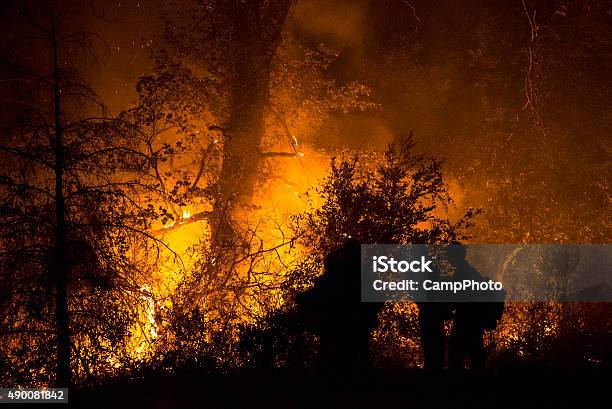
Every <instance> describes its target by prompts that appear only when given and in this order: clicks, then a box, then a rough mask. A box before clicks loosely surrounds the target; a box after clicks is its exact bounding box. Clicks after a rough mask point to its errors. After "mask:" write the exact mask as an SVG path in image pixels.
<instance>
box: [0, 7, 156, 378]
mask: <svg viewBox="0 0 612 409" xmlns="http://www.w3.org/2000/svg"><path fill="white" fill-rule="evenodd" d="M10 10H11V11H12V12H13V13H14V14H13V15H14V17H15V24H19V25H20V27H19V28H20V30H19V31H17V30H15V31H14V33H17V32H21V33H22V35H20V36H14V37H13V38H12V42H13V43H12V44H8V45H7V47H6V48H5V50H4V51H3V54H2V59H1V61H0V64H1V67H2V74H3V75H2V77H3V81H2V84H3V89H2V99H3V101H2V103H3V105H4V106H5V107H7V108H8V110H7V111H6V113H5V114H4V115H3V123H2V128H1V132H2V133H1V141H0V161H1V162H2V167H1V169H2V170H1V173H0V195H1V197H2V207H1V212H0V221H1V222H0V246H1V249H2V251H1V252H0V266H1V269H0V277H1V278H0V282H1V283H2V284H3V292H6V294H5V295H6V296H5V297H4V296H3V297H2V304H1V305H0V306H1V308H2V324H3V325H2V329H0V340H1V344H2V345H3V348H2V349H3V355H4V356H3V359H4V360H7V361H8V362H9V366H8V367H9V368H15V370H14V371H13V370H12V371H7V372H6V374H5V375H6V376H7V377H8V380H7V382H8V381H9V380H12V382H10V383H11V384H20V383H21V384H23V383H32V382H34V383H36V382H39V383H43V384H48V383H51V382H54V383H55V384H56V385H58V386H66V385H70V384H71V383H73V382H74V381H75V375H78V376H77V377H78V378H79V379H83V378H84V377H88V376H94V375H96V376H97V375H101V374H103V373H104V371H105V370H109V369H108V368H112V365H111V363H112V362H113V360H114V362H115V363H116V364H118V365H119V366H120V365H121V364H122V358H121V353H122V351H123V352H124V351H125V346H126V342H127V338H128V336H129V332H130V329H131V326H132V325H136V322H137V320H138V316H139V311H140V310H141V308H142V307H141V305H142V297H143V295H147V294H146V291H145V290H143V288H146V287H144V284H145V283H146V278H145V274H144V273H145V271H146V268H149V267H150V266H152V265H153V264H154V263H155V258H154V256H155V248H156V246H158V245H160V243H161V242H159V241H158V240H157V239H155V238H154V237H153V236H151V235H150V234H149V233H148V232H147V230H148V229H149V228H150V225H151V222H152V221H154V220H156V219H158V218H160V217H163V216H164V214H165V213H164V212H163V211H162V212H156V211H155V210H154V209H153V208H152V206H148V205H147V202H146V201H145V200H141V198H140V197H139V196H138V194H137V191H135V187H136V186H139V183H138V181H137V179H135V178H134V177H133V175H134V174H135V173H134V172H135V171H136V170H139V169H140V168H142V161H141V158H140V157H139V156H138V155H136V154H135V152H137V151H136V150H135V147H134V146H133V145H134V144H135V143H137V142H134V140H133V139H132V138H131V136H132V134H133V132H135V131H133V127H130V126H127V125H126V124H125V122H124V121H121V120H118V119H115V118H112V117H111V116H109V115H108V113H107V111H106V109H105V107H104V104H103V102H102V101H101V100H100V98H99V97H98V95H97V94H96V93H95V92H94V91H93V90H92V88H91V87H90V86H89V85H88V84H87V82H86V81H85V80H84V79H83V77H82V76H81V75H80V72H79V69H78V67H79V63H80V62H82V59H83V58H89V59H91V58H94V59H95V58H96V56H95V53H94V49H96V47H98V48H99V44H94V42H95V41H98V39H99V37H98V36H97V35H96V34H94V33H89V32H87V31H85V30H83V29H79V28H78V27H76V26H75V21H78V19H75V18H74V16H75V14H77V13H83V12H86V11H87V10H84V9H82V8H79V7H78V6H77V5H76V4H73V3H71V2H66V3H61V2H58V3H55V2H53V3H34V4H28V3H24V4H19V5H18V6H16V7H15V8H13V9H10ZM86 55H88V57H86ZM166 213H167V212H166ZM150 251H153V254H152V257H151V258H150V259H149V261H148V262H147V265H145V264H144V263H143V260H144V259H145V258H146V256H147V254H148V253H149V252H150ZM3 295H4V294H3ZM53 355H55V363H52V362H49V358H50V357H52V356H53ZM11 362H12V363H11ZM24 367H26V368H28V369H29V371H30V372H28V371H25V373H24V371H22V370H21V369H23V368H24ZM54 372H55V376H53V375H52V374H53V373H54ZM21 377H23V378H21ZM7 384H8V383H7Z"/></svg>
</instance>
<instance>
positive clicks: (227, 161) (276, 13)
mask: <svg viewBox="0 0 612 409" xmlns="http://www.w3.org/2000/svg"><path fill="white" fill-rule="evenodd" d="M262 4H267V7H265V8H264V7H263V6H262ZM291 4H292V1H291V0H274V1H270V2H260V1H250V2H244V3H242V4H239V5H238V6H237V7H236V17H235V21H234V27H236V32H235V34H236V35H235V40H234V42H233V44H232V46H231V49H232V52H234V53H235V55H234V57H233V58H232V61H234V62H235V63H236V66H235V67H233V74H234V78H233V84H234V86H233V88H232V91H231V95H230V115H229V120H228V124H227V127H226V141H225V145H224V150H223V165H222V169H221V176H220V179H219V184H218V187H219V197H218V200H217V201H216V203H215V209H214V211H213V240H214V241H215V242H220V241H221V242H223V241H226V240H232V239H233V231H232V229H231V227H230V222H231V220H232V219H234V218H235V215H236V212H237V211H238V210H239V209H242V208H248V207H249V206H251V201H252V198H253V192H254V189H255V185H256V183H257V179H258V176H259V165H260V163H261V159H262V155H261V152H260V145H261V141H262V138H263V135H264V132H265V129H264V109H265V106H266V105H267V103H268V100H269V85H270V70H271V65H272V59H273V57H274V53H275V51H276V48H277V47H278V45H279V44H280V41H281V33H282V29H283V26H284V23H285V20H286V18H287V14H288V12H289V9H290V7H291Z"/></svg>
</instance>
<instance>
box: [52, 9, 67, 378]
mask: <svg viewBox="0 0 612 409" xmlns="http://www.w3.org/2000/svg"><path fill="white" fill-rule="evenodd" d="M51 47H52V50H51V51H52V57H53V105H54V112H53V115H54V120H55V124H54V128H55V129H54V131H55V141H54V146H53V153H54V156H55V259H54V263H53V268H52V270H51V271H52V274H53V275H54V277H53V278H54V282H55V321H56V325H57V328H56V331H57V369H56V371H57V374H56V385H57V386H58V387H67V386H69V385H70V383H71V370H70V332H69V330H70V329H69V324H68V321H69V317H68V266H67V264H66V262H67V260H66V209H65V203H64V183H63V181H64V165H65V160H64V148H63V141H62V123H61V107H60V92H61V84H60V73H59V56H58V47H57V37H56V27H55V21H52V23H51Z"/></svg>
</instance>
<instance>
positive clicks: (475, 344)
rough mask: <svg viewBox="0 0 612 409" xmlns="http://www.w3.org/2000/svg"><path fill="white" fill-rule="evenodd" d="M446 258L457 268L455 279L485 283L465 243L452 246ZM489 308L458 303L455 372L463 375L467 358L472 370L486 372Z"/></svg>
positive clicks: (452, 355) (451, 356)
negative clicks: (486, 325) (487, 317)
mask: <svg viewBox="0 0 612 409" xmlns="http://www.w3.org/2000/svg"><path fill="white" fill-rule="evenodd" d="M446 256H447V259H448V261H449V263H450V264H451V265H452V266H453V268H454V274H453V280H454V281H462V280H476V281H484V280H485V278H484V277H483V276H482V275H481V274H480V273H479V272H478V271H477V270H476V269H475V268H474V267H472V265H471V264H470V263H468V262H467V260H466V259H465V257H466V250H465V247H464V246H463V245H461V244H451V245H450V246H448V248H447V249H446ZM488 308H489V305H488V303H486V302H474V301H467V300H464V301H463V302H461V301H459V302H456V303H455V321H454V325H453V332H452V334H451V337H450V340H449V351H448V361H449V362H448V363H449V369H450V370H451V371H456V372H462V371H463V370H464V369H465V358H466V357H467V358H468V359H469V361H470V369H471V370H472V371H473V372H479V371H481V370H483V369H484V365H485V349H484V344H483V340H482V336H483V332H484V328H485V314H486V313H487V309H488Z"/></svg>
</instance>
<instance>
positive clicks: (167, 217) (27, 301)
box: [0, 0, 612, 407]
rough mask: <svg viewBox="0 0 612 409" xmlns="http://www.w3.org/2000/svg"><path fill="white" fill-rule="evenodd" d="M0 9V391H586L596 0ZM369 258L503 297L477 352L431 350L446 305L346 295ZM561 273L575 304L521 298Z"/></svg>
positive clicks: (596, 362)
mask: <svg viewBox="0 0 612 409" xmlns="http://www.w3.org/2000/svg"><path fill="white" fill-rule="evenodd" d="M0 10H2V21H3V24H2V28H1V30H2V32H3V35H2V43H1V46H0V50H1V51H0V67H1V73H2V74H1V76H2V79H1V81H0V89H1V91H0V95H1V103H2V111H1V116H2V120H1V128H0V129H1V134H0V197H1V202H0V387H7V388H8V387H21V388H49V387H62V388H63V387H68V388H71V389H70V390H71V391H72V390H75V391H81V392H80V393H81V398H80V399H82V400H83V402H86V403H83V404H84V405H90V404H91V402H93V400H95V399H96V398H91V396H94V397H95V396H97V395H95V394H96V393H97V392H91V390H92V388H102V389H100V390H104V388H107V387H109V386H108V385H109V384H112V385H127V384H132V383H134V382H136V383H138V382H140V384H143V383H144V384H147V382H152V381H151V379H156V381H155V382H160V384H161V385H166V386H167V385H168V384H167V383H164V382H167V381H157V379H173V377H176V379H184V378H181V377H185V379H189V382H193V381H192V379H196V378H198V377H202V376H206V377H211V378H210V379H214V380H215V381H214V382H221V384H223V381H222V380H223V379H226V378H225V377H229V378H231V379H233V380H232V381H231V382H232V383H234V384H236V382H237V383H238V384H239V385H240V382H245V384H246V383H249V381H248V379H251V378H249V377H252V379H257V378H259V377H260V376H264V375H261V374H266V375H265V376H270V377H271V378H272V379H276V378H275V377H276V376H279V375H278V374H285V373H290V374H292V376H297V377H298V379H308V382H306V384H307V385H310V386H312V385H313V383H312V382H315V383H316V382H317V381H314V380H313V379H319V378H318V377H319V376H322V377H323V379H332V381H334V380H335V379H336V376H337V377H338V378H341V377H342V376H340V375H334V374H339V373H344V372H343V371H346V372H347V373H349V372H350V373H353V375H350V376H354V369H349V368H353V367H352V366H351V365H358V366H359V365H361V360H362V358H363V357H364V356H367V358H363V360H364V361H363V366H359V368H360V370H364V371H365V373H367V374H369V375H368V376H369V378H368V379H372V378H374V379H376V380H377V381H376V382H380V383H384V382H383V381H381V379H386V380H387V381H389V383H390V384H393V383H394V382H400V381H399V379H404V378H402V377H406V379H413V380H416V381H415V382H421V384H422V385H424V387H425V389H426V390H432V386H431V385H430V384H428V383H427V382H428V380H427V379H429V378H426V377H425V378H424V377H423V376H427V374H429V373H430V372H434V373H436V375H435V376H440V377H444V376H446V375H444V373H445V372H446V371H451V372H452V369H453V368H454V369H457V368H458V367H460V371H461V372H462V373H463V371H464V370H465V371H467V372H468V373H469V372H475V371H478V370H479V368H480V370H483V371H492V372H496V373H497V372H500V371H501V372H503V371H524V372H523V373H527V374H531V372H529V371H531V369H530V368H539V370H544V371H557V370H559V371H566V372H562V373H574V372H572V371H582V372H576V373H587V374H588V376H592V378H589V379H596V380H597V382H599V381H600V380H602V379H605V377H608V379H609V370H610V365H611V363H612V361H611V359H612V349H611V348H610V342H609V340H610V336H611V335H612V308H611V307H610V305H612V304H610V303H609V301H612V300H608V301H605V300H607V299H608V298H612V297H611V296H610V295H611V294H612V275H611V273H610V271H609V268H610V265H609V264H607V263H608V262H609V261H610V254H612V253H611V252H610V250H609V247H606V246H607V244H608V243H609V239H610V227H611V220H610V190H609V180H608V179H609V174H610V133H611V132H612V116H611V113H610V109H611V107H612V94H611V93H612V77H611V76H610V74H609V73H610V72H611V70H612V59H611V56H612V35H611V34H612V3H610V2H609V1H601V2H594V1H587V0H577V1H539V0H534V1H527V0H516V1H499V2H487V1H469V2H455V1H442V2H434V3H432V2H425V1H419V0H413V1H400V0H397V1H395V0H383V1H373V0H358V1H345V0H341V1H338V2H327V1H323V0H269V1H263V0H262V1H260V0H252V1H234V0H220V1H216V0H210V1H209V0H185V1H179V0H174V1H169V2H165V1H155V0H152V1H141V2H136V1H125V2H119V1H116V0H101V1H84V2H80V1H68V0H67V1H60V0H57V1H55V0H53V1H29V0H23V1H7V2H3V3H2V5H0ZM384 244H387V245H390V244H393V245H403V246H406V245H428V246H448V245H454V246H457V245H461V246H463V245H465V246H467V249H468V250H467V255H466V254H465V252H464V253H463V255H461V257H460V258H461V259H463V258H466V257H467V260H468V261H469V263H471V264H469V265H470V266H475V267H469V268H470V269H471V270H469V271H472V270H474V271H476V270H479V271H480V272H481V273H482V272H483V271H484V272H487V274H489V276H491V278H493V276H495V277H497V278H499V279H500V280H501V281H500V288H501V282H502V281H503V283H504V286H506V287H509V288H510V289H509V290H508V291H510V293H509V298H507V299H506V301H505V302H504V301H503V300H502V302H501V304H499V305H500V311H499V316H496V317H495V319H494V320H493V324H492V325H484V324H483V325H481V326H480V327H479V330H477V331H480V332H477V333H478V334H480V340H477V341H474V342H475V344H474V345H476V348H478V349H479V351H481V352H479V353H480V355H478V356H481V357H482V358H477V357H476V355H475V354H473V353H472V352H470V350H469V347H466V348H467V349H466V352H465V353H466V356H465V358H466V359H465V361H464V357H463V355H462V356H461V357H460V358H456V355H455V354H456V352H454V351H456V350H457V348H461V345H462V344H461V342H471V341H469V340H468V338H467V337H466V338H465V339H464V338H461V337H462V335H461V331H462V330H461V328H463V327H462V325H463V324H462V322H463V321H462V318H460V317H462V316H463V315H462V314H464V312H462V311H463V310H464V308H463V307H462V306H461V305H459V304H457V303H454V302H451V303H448V305H447V303H438V304H436V303H423V302H422V301H402V302H394V301H393V300H390V301H387V302H384V303H372V302H364V299H363V290H362V299H361V302H360V301H359V288H360V285H361V286H363V285H364V284H363V266H361V268H362V269H361V271H362V281H361V284H359V279H351V278H346V277H349V273H350V272H351V271H352V269H353V268H355V269H357V270H359V261H358V260H359V258H358V254H359V251H358V248H359V247H358V246H360V245H384ZM484 244H490V245H497V246H493V247H492V248H493V250H486V251H488V253H486V252H485V250H482V253H479V251H480V250H478V248H477V247H473V249H472V247H470V246H472V245H474V246H477V245H484ZM537 245H549V246H550V247H546V249H547V250H545V251H544V250H541V249H543V248H544V247H537ZM578 245H580V246H583V247H580V248H579V247H577V246H578ZM587 245H591V246H595V247H590V248H591V249H595V250H592V253H591V252H590V251H591V250H585V248H587ZM572 246H573V247H572ZM445 251H446V253H444V254H446V255H445V256H444V257H443V258H445V259H447V260H446V261H445V263H446V264H444V263H443V264H441V265H443V267H440V268H441V269H442V270H444V269H445V268H447V269H450V270H449V271H451V274H450V276H449V277H451V278H449V280H451V279H452V276H453V274H455V273H456V272H457V271H460V272H461V271H462V270H461V268H464V269H467V268H468V264H461V265H462V266H464V267H460V268H458V267H456V265H458V264H456V263H466V262H465V261H460V262H457V261H453V260H454V259H453V257H456V254H455V253H451V250H445ZM542 251H544V253H543V252H542ZM354 252H356V253H354ZM597 252H600V253H597ZM353 254H356V255H355V258H351V257H353ZM362 254H363V253H362ZM590 254H600V255H601V256H597V257H595V258H593V257H591V256H590ZM421 257H422V258H421V260H422V261H424V260H425V255H422V256H421ZM478 257H481V258H480V259H479V258H478ZM338 260H342V261H338ZM355 260H357V261H355ZM478 260H484V261H482V262H480V264H479V261H478ZM597 260H599V261H598V263H599V264H597V262H596V261H597ZM353 261H354V263H353ZM454 263H455V264H454ZM602 263H603V266H602ZM436 265H437V264H436ZM449 266H450V267H449ZM525 266H529V267H527V270H528V271H529V273H528V274H527V273H526V269H525ZM475 269H476V270H475ZM600 269H601V271H602V272H601V273H600ZM336 270H337V271H340V273H338V274H340V275H342V277H344V278H343V279H342V284H339V282H337V280H340V279H335V278H334V274H336V273H333V272H334V271H336ZM583 270H585V271H586V270H588V271H592V272H594V273H593V274H598V275H597V280H599V281H597V280H595V279H593V280H594V281H592V283H591V281H588V280H586V279H583V281H584V282H585V283H586V282H587V281H588V282H589V285H591V284H593V287H592V288H595V289H597V291H598V293H597V297H595V298H593V300H594V301H597V302H589V301H590V299H586V298H587V296H582V295H581V297H583V298H580V300H581V301H580V302H568V301H565V300H566V299H567V298H563V299H561V298H554V297H552V296H551V297H548V298H546V297H543V296H541V294H542V288H546V289H550V288H552V287H551V286H557V287H559V282H560V281H559V280H560V278H559V277H561V276H563V277H565V278H564V279H567V277H570V275H568V274H569V273H567V272H574V273H575V272H576V271H583ZM444 271H446V270H444ZM466 271H467V270H466ZM550 272H553V273H554V274H556V275H554V274H553V273H550ZM524 273H525V275H523V274H524ZM549 273H550V274H553V275H554V277H553V279H551V278H550V277H551V276H550V274H549ZM566 273H567V274H566ZM456 274H459V273H456ZM529 274H530V275H529ZM547 274H548V275H547ZM563 274H565V275H563ZM576 274H577V273H576ZM442 275H443V276H444V277H446V275H444V274H442ZM489 276H486V277H485V276H484V273H483V277H484V278H487V279H488V278H489ZM524 276H526V277H528V280H529V285H527V287H529V286H530V287H529V288H527V289H525V288H523V287H525V285H524V284H521V285H523V287H521V288H523V290H525V291H527V292H529V294H530V296H528V297H525V298H524V299H518V297H515V298H512V297H511V296H512V294H511V290H512V288H518V286H519V284H516V283H518V281H519V278H518V277H524ZM457 277H458V276H457ZM355 280H356V281H355ZM547 280H548V281H547ZM551 280H552V281H551ZM536 281H537V285H536V284H535V283H536ZM578 281H580V280H578ZM551 283H552V284H551ZM585 285H586V284H585ZM512 286H515V287H512ZM557 287H555V288H557ZM567 288H568V287H563V291H565V293H564V294H566V295H567ZM587 290H588V289H587ZM585 291H586V290H585ZM589 291H591V293H592V292H593V291H595V290H592V289H591V290H589ZM591 293H588V294H591ZM580 294H583V293H580ZM584 294H586V293H584ZM574 295H575V294H574ZM589 297H591V295H589ZM602 300H604V301H602ZM432 305H438V307H435V306H434V307H432ZM477 305H481V304H477ZM440 306H446V307H444V308H447V310H448V311H447V310H444V311H447V312H440V311H442V307H440ZM445 314H446V315H445ZM438 316H439V317H440V318H431V317H438ZM468 316H469V314H468ZM364 317H365V318H364ZM427 317H430V318H427ZM428 320H433V321H436V320H437V321H436V322H437V324H431V323H432V322H433V321H428ZM351 322H353V323H361V324H355V325H354V326H351V324H350V323H351ZM359 325H361V327H359V328H360V329H358V328H357V326H359ZM432 325H433V326H432ZM364 328H365V329H364ZM427 328H429V329H427ZM466 328H468V330H469V326H468V327H466ZM468 330H466V331H468ZM427 331H430V334H429V335H427V334H428V333H427ZM432 337H433V338H432ZM436 337H437V338H436ZM434 338H435V339H434ZM466 340H468V341H466ZM436 342H437V343H439V345H441V346H440V349H439V350H438V352H436V350H435V348H436V347H435V344H436ZM432 345H433V346H432ZM444 345H447V347H445V346H444ZM457 345H459V347H457ZM478 345H480V346H478ZM443 348H448V352H444V351H445V350H444V349H443ZM453 348H454V349H453ZM436 354H437V355H436ZM330 357H332V358H330ZM357 357H359V358H357ZM479 359H482V362H481V363H479V362H480V361H479ZM365 361H367V363H366V362H365ZM351 362H352V363H351ZM456 362H459V364H457V363H456ZM457 365H458V366H457ZM464 365H465V366H464ZM330 368H332V369H330ZM364 368H365V369H364ZM542 368H543V369H542ZM438 370H439V373H438V372H437V371H438ZM334 371H336V372H334ZM585 371H586V372H585ZM600 371H602V372H600ZM511 373H514V372H511ZM546 373H548V372H546ZM600 373H605V374H607V375H605V377H600V375H599V374H600ZM185 374H187V375H185ZM236 374H241V375H240V376H243V377H246V378H239V379H243V381H236V378H233V377H234V376H237V375H236ZM244 374H246V375H244ZM313 374H315V375H313ZM321 374H323V375H321ZM373 374H374V375H373ZM390 374H392V375H390ZM398 374H399V375H398ZM423 374H425V375H423ZM593 374H595V375H593ZM280 376H281V377H282V375H280ZM299 377H303V378H299ZM388 377H391V378H392V379H391V380H389V378H388ZM244 379H247V380H244ZM265 379H267V378H265ZM351 379H353V378H351ZM444 379H446V378H444ZM461 379H469V378H461ZM168 382H170V381H168ZM177 382H178V381H177ZM257 382H261V384H260V386H259V388H260V389H262V390H263V389H274V388H275V387H274V384H273V382H272V381H270V383H269V384H268V383H266V382H265V381H261V380H258V381H257ZM334 382H335V381H334ZM444 382H446V381H444ZM461 382H467V381H461ZM500 382H501V381H500ZM332 383H333V382H332ZM105 385H106V386H105ZM172 385H173V386H168V387H170V388H178V387H177V386H176V385H175V384H172ZM113 387H117V386H113ZM164 387H165V386H164ZM455 387H456V386H455ZM119 388H122V387H119ZM249 388H254V389H249V390H250V391H252V390H255V389H256V388H255V386H252V385H251V386H249ZM220 389H223V388H222V387H220ZM120 390H122V391H123V392H119V394H122V393H124V392H125V390H124V389H120ZM71 393H72V392H71ZM75 393H77V396H78V393H79V392H75ZM270 393H272V394H273V393H274V392H270ZM279 393H281V392H279ZM89 394H93V395H89ZM88 399H92V401H91V402H90V401H88ZM313 399H314V398H313ZM423 400H424V401H426V399H425V398H423ZM87 402H89V403H87ZM211 402H212V401H211ZM240 402H241V403H239V404H238V406H241V405H242V406H244V405H245V404H246V402H247V401H240ZM533 402H534V401H532V403H533ZM201 403H202V404H203V405H205V406H206V399H205V398H203V400H202V402H201ZM228 405H229V406H231V404H228ZM149 406H153V404H152V403H147V404H143V407H149ZM188 406H190V405H188ZM279 406H285V407H287V406H289V407H293V406H299V405H295V404H292V403H289V404H282V405H281V404H279ZM336 406H338V407H339V406H342V404H338V405H336ZM349 406H350V405H349ZM519 406H520V405H519ZM539 406H542V407H544V406H545V405H539ZM116 407H119V406H116ZM131 407H134V406H131ZM156 407H165V406H156ZM168 407H172V406H168ZM192 407H193V406H192Z"/></svg>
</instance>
